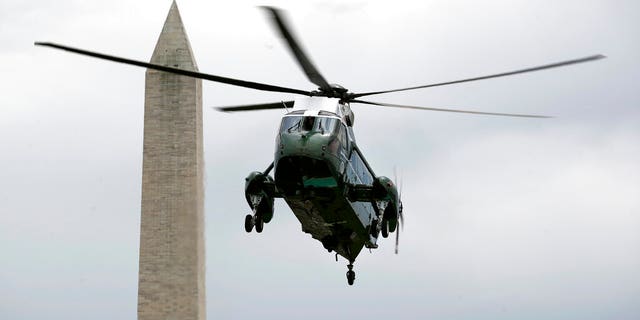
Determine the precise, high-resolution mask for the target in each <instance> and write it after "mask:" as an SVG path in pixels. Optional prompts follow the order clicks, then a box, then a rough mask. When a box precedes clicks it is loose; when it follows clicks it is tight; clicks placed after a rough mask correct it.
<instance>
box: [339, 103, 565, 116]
mask: <svg viewBox="0 0 640 320" xmlns="http://www.w3.org/2000/svg"><path fill="white" fill-rule="evenodd" d="M349 102H350V103H362V104H370V105H374V106H381V107H393V108H404V109H417V110H430V111H446V112H457V113H472V114H483V115H490V116H506V117H523V118H553V117H550V116H541V115H531V114H518V113H498V112H481V111H470V110H458V109H443V108H429V107H416V106H406V105H401V104H391V103H380V102H371V101H363V100H351V101H349Z"/></svg>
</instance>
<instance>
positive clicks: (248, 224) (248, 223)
mask: <svg viewBox="0 0 640 320" xmlns="http://www.w3.org/2000/svg"><path fill="white" fill-rule="evenodd" d="M253 226H254V223H253V216H252V215H250V214H248V215H247V216H246V217H244V231H246V232H251V230H253ZM257 229H258V228H256V231H258V230H257ZM261 231H262V230H261Z"/></svg>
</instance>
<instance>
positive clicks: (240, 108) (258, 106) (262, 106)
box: [214, 101, 293, 112]
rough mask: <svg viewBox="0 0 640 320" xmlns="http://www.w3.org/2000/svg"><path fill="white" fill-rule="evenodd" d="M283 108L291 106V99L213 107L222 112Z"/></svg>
mask: <svg viewBox="0 0 640 320" xmlns="http://www.w3.org/2000/svg"><path fill="white" fill-rule="evenodd" d="M284 108H287V109H290V108H293V101H281V102H274V103H261V104H247V105H243V106H233V107H215V108H214V109H216V110H218V111H222V112H236V111H254V110H267V109H284Z"/></svg>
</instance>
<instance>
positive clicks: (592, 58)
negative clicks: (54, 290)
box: [353, 54, 606, 98]
mask: <svg viewBox="0 0 640 320" xmlns="http://www.w3.org/2000/svg"><path fill="white" fill-rule="evenodd" d="M604 58H606V56H604V55H601V54H596V55H593V56H588V57H584V58H580V59H574V60H567V61H561V62H555V63H551V64H546V65H542V66H537V67H532V68H526V69H521V70H515V71H509V72H503V73H497V74H492V75H488V76H482V77H475V78H469V79H463V80H455V81H447V82H441V83H434V84H427V85H424V86H415V87H408V88H401V89H393V90H384V91H372V92H364V93H356V94H354V95H353V98H359V97H364V96H371V95H374V94H382V93H390V92H398V91H406V90H415V89H423V88H430V87H439V86H446V85H450V84H456V83H463V82H471V81H477V80H485V79H492V78H499V77H506V76H511V75H514V74H520V73H526V72H533V71H540V70H546V69H551V68H557V67H564V66H568V65H572V64H577V63H583V62H589V61H595V60H599V59H604Z"/></svg>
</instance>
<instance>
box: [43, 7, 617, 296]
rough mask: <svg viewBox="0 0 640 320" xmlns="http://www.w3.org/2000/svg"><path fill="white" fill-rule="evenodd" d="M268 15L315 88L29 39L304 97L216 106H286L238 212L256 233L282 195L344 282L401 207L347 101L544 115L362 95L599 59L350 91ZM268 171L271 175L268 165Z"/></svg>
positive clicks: (276, 14) (278, 14)
mask: <svg viewBox="0 0 640 320" xmlns="http://www.w3.org/2000/svg"><path fill="white" fill-rule="evenodd" d="M263 9H264V10H265V11H266V12H267V14H268V15H269V16H270V18H271V22H272V23H273V25H274V26H275V28H276V29H277V30H278V31H279V33H280V35H281V36H282V38H284V40H285V43H286V44H287V45H288V47H289V49H290V50H291V52H292V54H293V56H294V57H295V59H296V61H297V62H298V64H299V65H300V67H301V68H302V70H303V71H304V72H305V74H306V75H307V77H308V79H309V80H310V81H311V82H312V83H313V84H315V85H317V86H318V89H317V90H313V91H305V90H300V89H294V88H287V87H280V86H275V85H271V84H264V83H258V82H251V81H244V80H238V79H233V78H227V77H221V76H217V75H212V74H204V73H199V72H194V71H188V70H183V69H178V68H173V67H169V66H164V65H156V64H151V63H146V62H141V61H136V60H130V59H125V58H120V57H115V56H110V55H105V54H101V53H96V52H91V51H86V50H82V49H77V48H72V47H68V46H63V45H59V44H54V43H43V42H36V43H35V44H36V45H39V46H47V47H52V48H57V49H62V50H66V51H70V52H74V53H78V54H82V55H88V56H92V57H95V58H100V59H106V60H110V61H114V62H120V63H125V64H131V65H136V66H140V67H145V68H149V69H155V70H160V71H164V72H169V73H174V74H178V75H183V76H188V77H194V78H200V79H205V80H210V81H214V82H220V83H225V84H229V85H234V86H240V87H245V88H250V89H257V90H263V91H275V92H282V93H293V94H299V95H302V96H306V98H304V99H300V100H296V101H282V102H276V103H265V104H255V105H243V106H233V107H221V108H217V109H218V110H220V111H224V112H239V111H254V110H265V109H285V110H286V111H287V113H286V114H285V115H284V116H283V117H282V121H281V123H280V130H279V132H278V134H277V136H276V143H275V155H274V161H273V162H272V163H271V164H270V165H269V166H268V167H267V169H266V170H264V171H255V172H252V173H250V174H249V176H248V177H247V178H246V179H245V198H246V200H247V202H248V204H249V207H250V208H251V210H252V214H249V215H247V216H246V217H245V221H244V228H245V230H246V232H251V231H252V230H253V229H254V228H255V230H256V232H258V233H260V232H262V230H263V228H264V224H265V223H269V222H270V221H271V220H272V218H273V204H274V199H275V198H283V199H284V200H285V201H286V202H287V204H288V205H289V207H290V208H291V210H292V211H293V213H294V214H295V216H296V217H297V218H298V220H299V221H300V223H301V225H302V231H304V232H306V233H309V234H311V236H312V237H313V238H314V239H317V240H319V241H320V242H321V243H322V245H323V246H324V248H325V249H327V250H328V251H329V252H332V251H333V252H335V253H336V260H337V256H338V255H340V256H342V257H344V258H345V259H347V260H348V261H349V264H348V265H347V267H348V271H347V282H348V284H349V285H352V284H353V282H354V280H355V272H354V271H353V262H354V261H355V259H356V257H357V256H358V254H359V253H360V252H361V250H362V249H363V248H365V247H366V248H370V249H373V248H377V247H378V244H377V240H378V237H379V235H382V237H384V238H386V237H388V235H389V233H391V232H395V241H396V248H395V251H396V253H397V250H398V240H399V232H400V227H401V225H402V223H403V207H402V201H401V199H400V194H399V192H398V188H397V187H396V184H394V182H393V181H392V180H391V179H389V178H387V177H384V176H378V175H376V174H375V173H374V171H373V170H372V169H371V166H370V165H369V164H368V162H367V161H366V160H365V157H364V155H363V152H362V151H361V150H360V148H359V147H358V145H357V143H356V140H355V136H354V132H353V125H354V114H353V111H352V110H351V104H354V103H359V104H367V105H374V106H385V107H395V108H409V109H419V110H432V111H447V112H459V113H471V114H482V115H494V116H512V117H530V118H547V116H541V115H527V114H513V113H496V112H479V111H468V110H457V109H442V108H427V107H419V106H407V105H397V104H389V103H379V102H372V101H366V100H362V99H360V98H362V97H365V96H371V95H378V94H383V93H390V92H398V91H405V90H414V89H421V88H429V87H436V86H444V85H450V84H456V83H462V82H470V81H477V80H484V79H490V78H497V77H504V76H509V75H515V74H521V73H526V72H532V71H538V70H544V69H551V68H556V67H562V66H567V65H571V64H577V63H582V62H588V61H593V60H598V59H601V58H604V56H603V55H593V56H588V57H584V58H580V59H574V60H568V61H562V62H556V63H552V64H547V65H542V66H537V67H532V68H526V69H521V70H516V71H510V72H503V73H498V74H493V75H488V76H481V77H474V78H469V79H462V80H456V81H447V82H441V83H434V84H427V85H421V86H414V87H408V88H400V89H393V90H383V91H371V92H362V93H354V92H350V91H349V90H347V89H346V88H343V87H342V86H340V85H336V84H330V83H329V82H328V81H327V80H326V79H325V78H324V77H323V76H322V74H321V73H320V72H319V71H318V70H317V69H316V67H315V66H314V64H313V63H312V62H311V59H310V58H309V56H308V55H307V54H306V53H305V52H304V50H303V49H302V47H301V46H300V42H299V41H298V40H297V39H296V38H295V37H294V35H293V33H292V32H291V30H292V28H291V27H290V25H289V23H288V22H287V20H286V18H285V16H284V14H283V12H282V11H280V10H279V9H276V8H273V7H263ZM272 170H273V171H274V176H273V177H272V176H270V175H269V174H270V173H271V171H272Z"/></svg>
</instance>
